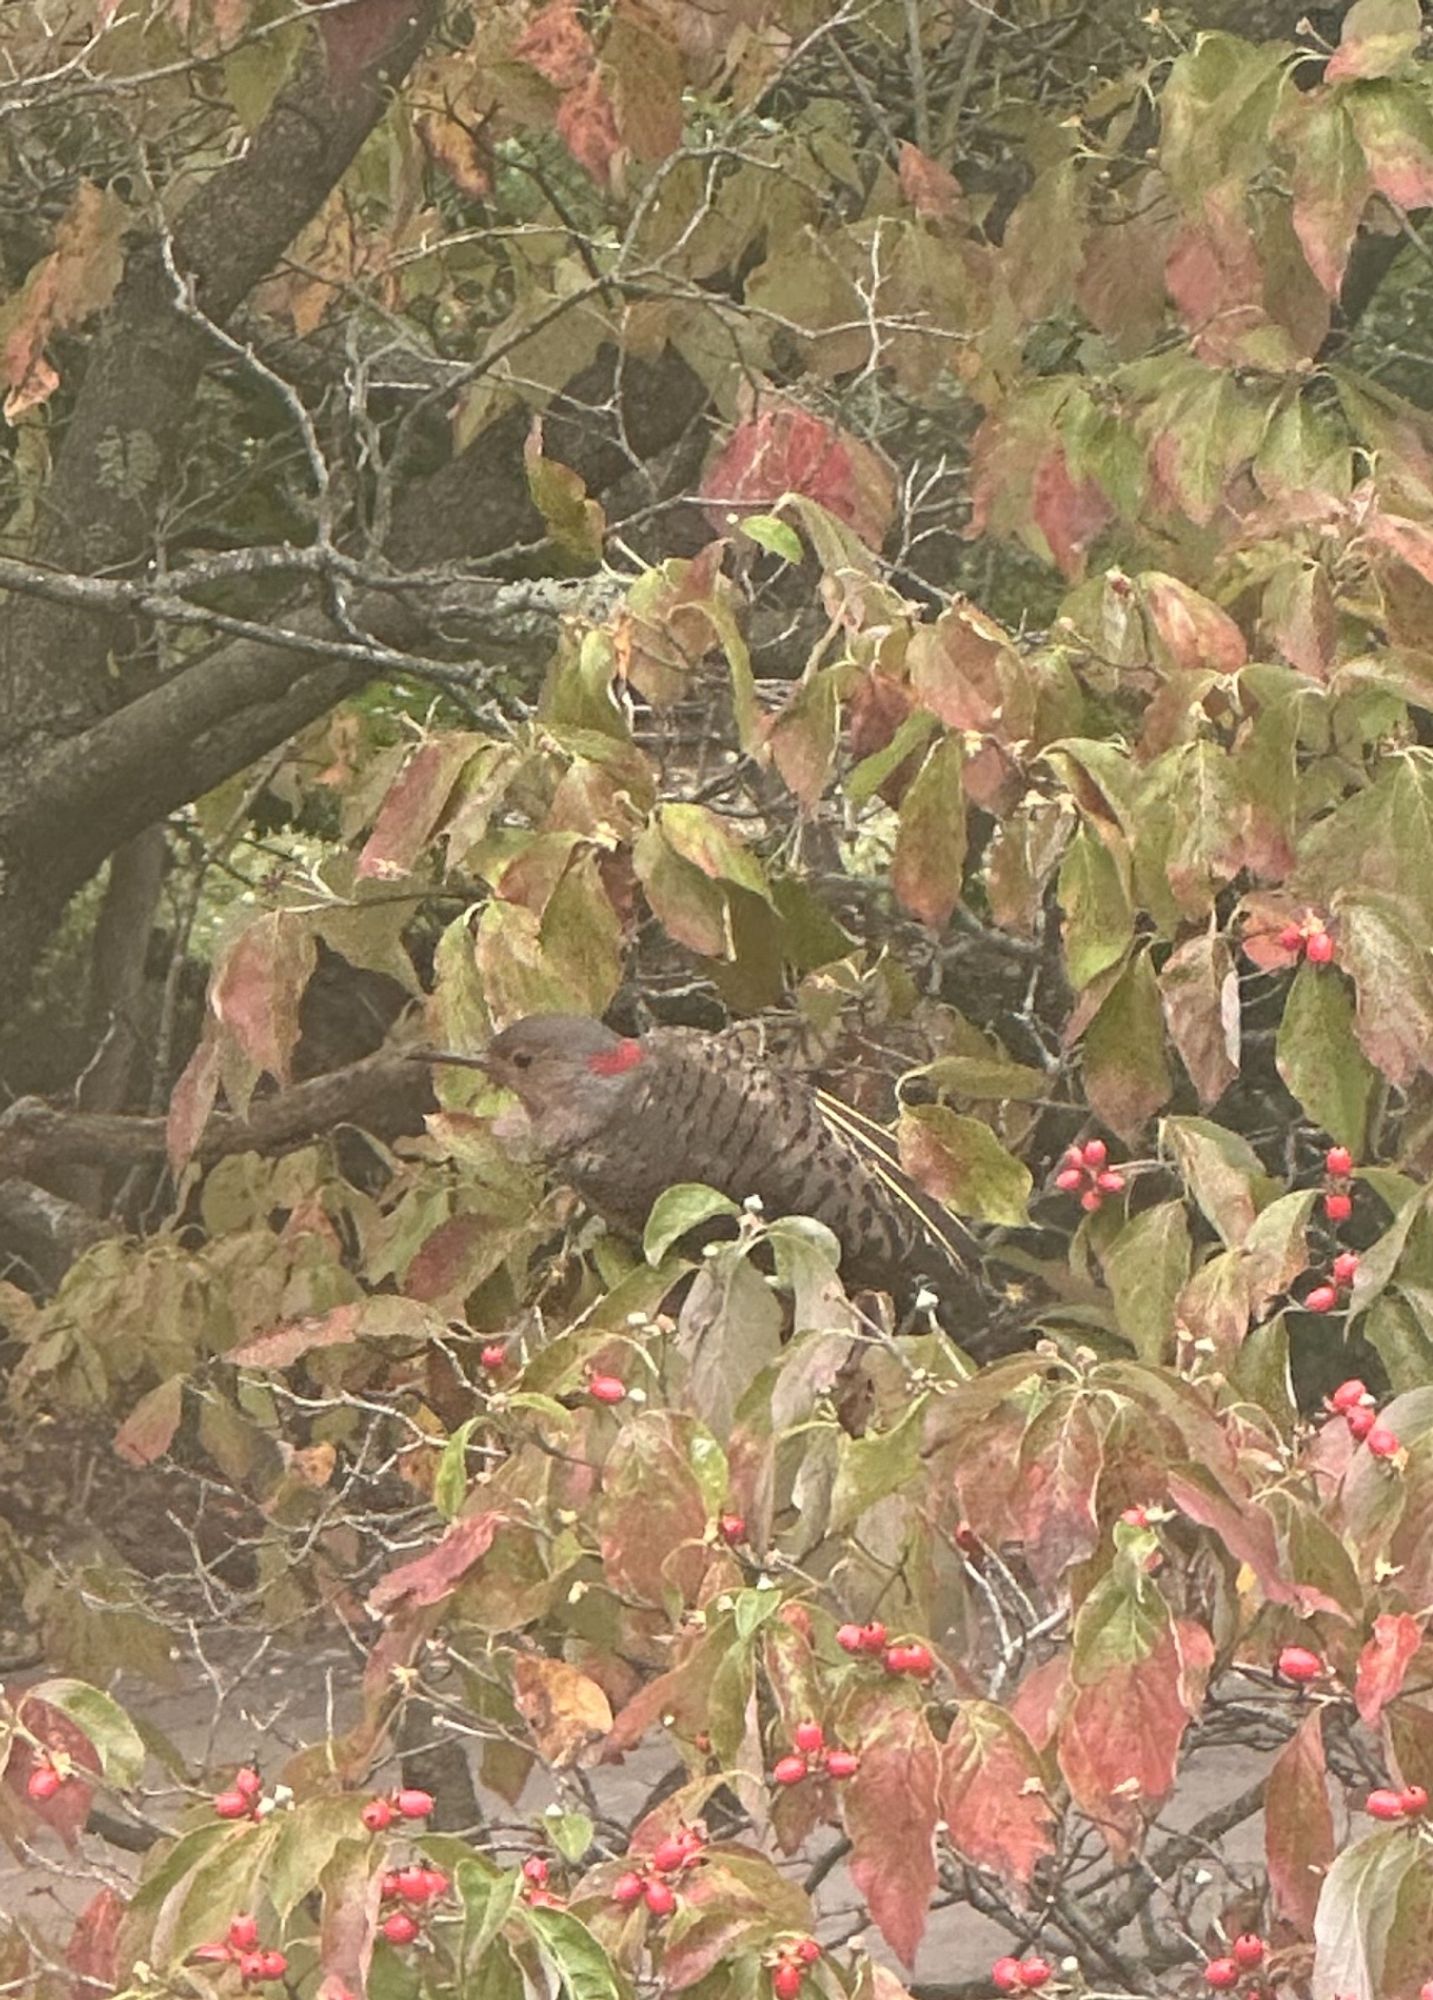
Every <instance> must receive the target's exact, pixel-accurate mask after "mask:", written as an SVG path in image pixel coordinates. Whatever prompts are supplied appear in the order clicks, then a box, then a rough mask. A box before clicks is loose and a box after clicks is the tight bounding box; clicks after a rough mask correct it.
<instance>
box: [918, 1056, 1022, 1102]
mask: <svg viewBox="0 0 1433 2000" xmlns="http://www.w3.org/2000/svg"><path fill="white" fill-rule="evenodd" d="M919 1074H920V1075H922V1076H924V1077H928V1078H929V1079H930V1081H931V1082H932V1083H933V1084H934V1085H935V1086H936V1088H937V1089H938V1090H948V1091H949V1092H950V1094H951V1096H952V1097H990V1098H998V1099H999V1100H1000V1102H1001V1103H1018V1104H1028V1103H1030V1102H1031V1101H1032V1100H1033V1099H1035V1098H1039V1097H1044V1096H1046V1095H1048V1093H1049V1089H1050V1078H1049V1077H1048V1075H1047V1074H1046V1073H1045V1071H1044V1070H1042V1069H1034V1068H1032V1067H1031V1066H1030V1065H1029V1064H1028V1063H1017V1062H1005V1061H1002V1060H1001V1058H1000V1057H998V1056H938V1057H937V1058H936V1060H935V1061H934V1062H933V1063H927V1064H926V1065H925V1067H924V1068H923V1069H922V1070H921V1071H920V1072H919Z"/></svg>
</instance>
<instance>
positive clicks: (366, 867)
mask: <svg viewBox="0 0 1433 2000" xmlns="http://www.w3.org/2000/svg"><path fill="white" fill-rule="evenodd" d="M476 747H477V738H476V737H473V736H469V735H464V734H462V733H458V732H455V733H454V734H453V735H451V736H437V737H434V738H433V739H432V741H431V742H428V743H420V744H419V746H418V748H417V749H416V750H415V751H414V752H413V755H412V756H411V757H410V758H409V759H408V761H407V763H406V764H405V765H404V766H403V769H402V770H401V771H400V772H399V774H398V776H397V778H396V779H395V781H394V783H393V785H392V786H391V788H390V790H389V793H388V796H387V798H386V799H385V800H384V801H383V805H382V807H381V808H380V810H379V814H378V818H377V820H376V821H375V823H374V827H373V831H372V833H371V834H369V836H368V840H367V842H366V843H365V845H364V849H363V852H362V853H361V854H360V855H359V857H358V872H359V874H360V875H363V876H367V877H370V878H376V879H377V880H379V881H384V882H388V881H393V880H394V879H396V878H397V877H398V876H400V875H407V874H408V873H409V872H410V871H411V869H412V867H413V863H414V862H415V861H416V860H417V859H418V856H419V855H420V854H421V853H422V851H423V849H424V848H425V847H426V846H427V844H428V842H429V841H430V840H431V838H432V837H433V833H434V831H435V829H436V828H437V826H438V823H439V821H440V820H441V819H442V817H443V814H444V812H445V810H446V809H447V805H448V801H449V799H450V798H451V797H452V795H453V787H454V785H455V784H456V783H457V781H458V777H459V775H460V773H461V771H462V769H463V766H464V765H465V764H466V763H467V761H468V759H469V758H470V757H471V756H472V754H473V751H474V750H475V748H476Z"/></svg>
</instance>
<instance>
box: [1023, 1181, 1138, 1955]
mask: <svg viewBox="0 0 1433 2000" xmlns="http://www.w3.org/2000/svg"><path fill="white" fill-rule="evenodd" d="M1095 1186H1096V1187H1097V1188H1099V1189H1100V1190H1101V1192H1102V1193H1104V1194H1123V1193H1124V1191H1125V1177H1124V1175H1123V1174H1122V1173H1119V1172H1117V1171H1116V1169H1115V1168H1114V1167H1106V1169H1105V1171H1104V1172H1103V1173H1102V1174H1097V1175H1096V1176H1095ZM1036 1963H1037V1964H1040V1963H1043V1961H1042V1960H1037V1961H1036Z"/></svg>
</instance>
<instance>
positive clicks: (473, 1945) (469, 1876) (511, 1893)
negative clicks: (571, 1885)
mask: <svg viewBox="0 0 1433 2000" xmlns="http://www.w3.org/2000/svg"><path fill="white" fill-rule="evenodd" d="M453 1886H454V1888H455V1889H456V1890H457V1892H458V1901H459V1902H460V1903H461V1904H462V1906H463V1940H462V1944H461V1946H460V1948H459V1955H460V1958H461V1961H462V1964H463V1967H464V1970H465V1971H466V1972H467V1974H468V1976H469V1977H470V1978H471V1977H474V1976H475V1975H476V1974H477V1973H478V1971H479V1968H480V1963H481V1960H482V1957H483V1954H484V1953H485V1952H486V1951H487V1948H488V1946H489V1945H490V1944H491V1943H492V1941H493V1939H494V1938H495V1937H496V1936H497V1934H498V1932H499V1931H500V1930H501V1929H502V1927H503V1925H504V1924H505V1923H506V1922H507V1920H508V1917H509V1916H510V1915H511V1914H512V1911H513V1909H514V1908H515V1907H516V1905H517V1901H518V1891H519V1889H520V1888H521V1886H522V1877H521V1876H520V1875H519V1874H518V1872H517V1870H516V1869H504V1870H503V1871H502V1872H501V1873H498V1872H497V1871H495V1870H494V1869H492V1868H490V1867H488V1866H487V1864H486V1863H485V1862H481V1861H460V1862H459V1863H458V1865H457V1867H456V1868H455V1869H454V1870H453Z"/></svg>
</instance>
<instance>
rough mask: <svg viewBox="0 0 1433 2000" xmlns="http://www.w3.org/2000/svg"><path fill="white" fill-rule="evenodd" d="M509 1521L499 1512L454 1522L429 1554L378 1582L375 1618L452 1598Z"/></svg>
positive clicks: (372, 1606) (372, 1598)
mask: <svg viewBox="0 0 1433 2000" xmlns="http://www.w3.org/2000/svg"><path fill="white" fill-rule="evenodd" d="M506 1521H507V1516H506V1515H505V1514H500V1513H497V1512H489V1513H486V1514H469V1515H466V1516H465V1517H464V1518H463V1519H462V1520H461V1521H454V1523H453V1524H452V1526H451V1527H450V1528H449V1529H448V1530H447V1532H446V1533H445V1534H444V1535H443V1536H442V1537H441V1539H440V1540H439V1541H437V1542H436V1543H435V1544H434V1545H433V1547H432V1548H431V1549H429V1550H427V1551H426V1553H425V1554H423V1555H421V1556H415V1557H414V1558H413V1560H412V1562H406V1563H400V1564H399V1565H398V1567H397V1569H390V1570H389V1571H388V1573H387V1574H386V1575H385V1576H381V1577H380V1578H379V1579H378V1581H377V1583H376V1584H375V1585H374V1586H373V1588H372V1590H371V1591H370V1592H369V1593H368V1608H369V1610H370V1611H371V1612H372V1613H373V1615H374V1617H375V1618H382V1617H385V1616H386V1615H387V1614H388V1613H389V1612H390V1611H392V1610H393V1608H394V1606H395V1605H398V1604H402V1605H403V1606H404V1609H405V1610H412V1609H413V1608H415V1607H417V1606H421V1605H425V1604H440V1603H441V1602H442V1600H443V1599H444V1598H445V1597H451V1595H452V1594H453V1592H454V1591H455V1590H456V1589H457V1587H458V1585H459V1584H460V1583H461V1582H462V1581H463V1578H464V1577H465V1576H466V1575H467V1573H468V1571H469V1570H470V1569H471V1568H472V1567H473V1565H474V1564H475V1563H478V1562H481V1561H482V1559H483V1557H484V1556H485V1555H486V1554H487V1552H488V1550H489V1549H490V1548H491V1547H492V1545H493V1541H494V1538H495V1537H496V1535H497V1532H498V1529H499V1528H501V1527H503V1526H504V1525H505V1524H506Z"/></svg>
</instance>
